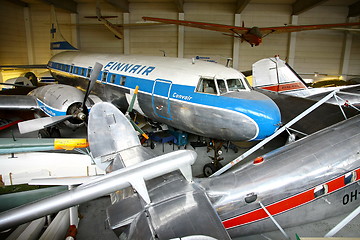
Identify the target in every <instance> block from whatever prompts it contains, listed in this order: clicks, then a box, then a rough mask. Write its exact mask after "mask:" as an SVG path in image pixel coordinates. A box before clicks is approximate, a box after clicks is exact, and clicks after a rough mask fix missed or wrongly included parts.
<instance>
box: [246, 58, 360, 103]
mask: <svg viewBox="0 0 360 240" xmlns="http://www.w3.org/2000/svg"><path fill="white" fill-rule="evenodd" d="M252 74H253V75H252V79H253V84H252V85H253V87H256V88H260V89H264V90H267V91H272V92H277V93H281V94H286V95H291V96H296V97H302V98H307V99H312V100H315V101H318V100H320V99H321V98H323V97H324V96H325V95H326V94H328V93H329V92H331V91H334V90H336V89H339V90H340V91H339V92H338V93H337V94H336V97H335V98H331V99H330V100H329V101H328V103H331V104H338V105H343V106H349V105H350V104H351V105H353V106H355V107H359V106H360V94H359V89H360V85H359V84H357V85H349V86H340V87H323V88H310V87H307V85H306V83H305V82H304V80H303V79H302V78H301V77H300V75H299V74H298V73H296V71H295V70H294V69H293V68H292V67H291V66H290V65H289V64H287V63H286V62H285V61H284V60H282V59H280V58H279V57H278V56H275V57H272V58H264V59H261V60H259V61H257V62H255V63H254V64H253V65H252Z"/></svg>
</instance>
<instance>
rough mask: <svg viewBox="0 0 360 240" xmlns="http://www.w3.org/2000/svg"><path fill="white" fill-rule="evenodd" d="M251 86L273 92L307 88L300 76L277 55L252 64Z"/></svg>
mask: <svg viewBox="0 0 360 240" xmlns="http://www.w3.org/2000/svg"><path fill="white" fill-rule="evenodd" d="M252 71H253V86H254V87H258V88H262V89H265V90H270V91H274V92H289V91H297V90H304V89H307V87H306V84H305V82H304V81H303V80H302V78H301V77H300V76H299V75H298V74H297V73H296V72H295V71H294V70H293V69H292V68H291V67H290V66H289V65H288V64H287V63H286V62H285V61H283V60H281V59H280V58H279V57H274V58H265V59H262V60H259V61H257V62H256V63H254V64H253V65H252Z"/></svg>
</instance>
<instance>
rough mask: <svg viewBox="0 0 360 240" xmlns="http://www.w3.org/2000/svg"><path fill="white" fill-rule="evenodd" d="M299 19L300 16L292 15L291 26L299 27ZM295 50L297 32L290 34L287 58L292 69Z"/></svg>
mask: <svg viewBox="0 0 360 240" xmlns="http://www.w3.org/2000/svg"><path fill="white" fill-rule="evenodd" d="M298 18H299V16H298V15H292V16H291V25H297V24H298ZM295 50H296V32H292V33H290V38H289V48H288V56H287V59H288V64H289V65H290V66H291V67H294V61H295Z"/></svg>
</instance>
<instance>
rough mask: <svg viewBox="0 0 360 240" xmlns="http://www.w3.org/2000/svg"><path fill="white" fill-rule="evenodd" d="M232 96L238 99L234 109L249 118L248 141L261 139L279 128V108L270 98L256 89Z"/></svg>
mask: <svg viewBox="0 0 360 240" xmlns="http://www.w3.org/2000/svg"><path fill="white" fill-rule="evenodd" d="M232 97H234V98H238V99H239V100H240V101H239V104H238V105H237V107H236V108H235V110H236V111H237V112H240V113H242V114H245V115H246V116H247V118H249V119H251V123H252V124H250V123H249V124H250V125H248V127H250V128H251V129H252V130H251V131H249V135H248V136H249V137H250V135H251V137H250V138H248V139H249V140H250V141H254V140H262V139H264V138H266V137H268V136H270V135H272V134H273V133H274V132H275V131H276V130H277V129H278V128H279V126H280V124H281V114H280V110H279V108H278V106H277V105H276V104H275V102H274V101H273V100H272V99H271V98H269V97H267V96H265V95H264V94H262V93H259V92H256V91H251V92H248V93H244V92H243V93H241V94H238V95H232Z"/></svg>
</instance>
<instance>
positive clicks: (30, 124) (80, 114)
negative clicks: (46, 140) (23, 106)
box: [18, 62, 103, 134]
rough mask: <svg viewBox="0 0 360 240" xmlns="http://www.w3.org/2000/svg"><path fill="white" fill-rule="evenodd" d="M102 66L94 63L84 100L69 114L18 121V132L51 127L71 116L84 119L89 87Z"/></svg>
mask: <svg viewBox="0 0 360 240" xmlns="http://www.w3.org/2000/svg"><path fill="white" fill-rule="evenodd" d="M102 67H103V65H102V64H100V63H98V62H96V63H95V65H94V68H93V70H92V72H91V75H90V78H89V84H88V86H87V89H86V92H85V96H84V100H83V102H82V104H81V105H80V107H75V108H74V109H72V111H71V112H72V114H71V115H64V116H55V117H44V118H37V119H32V120H29V121H23V122H20V123H18V126H19V131H20V133H21V134H24V133H29V132H34V131H37V130H41V129H44V128H47V127H51V126H53V125H56V124H58V123H60V122H63V121H65V120H68V119H71V118H75V119H78V120H81V121H85V120H86V118H87V114H88V113H87V112H85V111H84V110H85V103H86V100H87V98H88V97H89V94H90V92H91V89H92V88H93V87H94V85H95V83H96V79H97V78H98V76H99V74H100V71H101V69H102Z"/></svg>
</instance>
